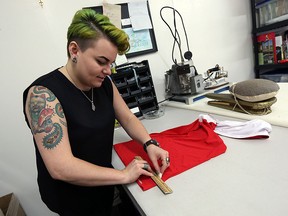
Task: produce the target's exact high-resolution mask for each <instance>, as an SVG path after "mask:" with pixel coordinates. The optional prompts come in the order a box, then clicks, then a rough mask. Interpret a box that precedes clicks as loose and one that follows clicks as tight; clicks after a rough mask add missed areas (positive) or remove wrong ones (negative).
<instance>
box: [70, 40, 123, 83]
mask: <svg viewBox="0 0 288 216" xmlns="http://www.w3.org/2000/svg"><path fill="white" fill-rule="evenodd" d="M117 52H118V50H117V47H116V46H115V45H114V44H113V43H111V42H110V41H109V40H107V39H105V38H100V39H98V40H97V41H95V42H94V43H93V45H92V46H90V47H89V48H88V49H86V50H85V51H84V52H82V51H81V50H79V51H78V56H77V63H76V71H77V74H76V76H77V79H78V81H79V82H80V83H81V84H82V85H83V87H84V88H88V87H89V88H91V87H100V86H101V85H102V82H103V80H104V78H105V77H106V76H107V75H111V68H110V65H111V64H112V63H113V62H114V61H115V59H116V56H117Z"/></svg>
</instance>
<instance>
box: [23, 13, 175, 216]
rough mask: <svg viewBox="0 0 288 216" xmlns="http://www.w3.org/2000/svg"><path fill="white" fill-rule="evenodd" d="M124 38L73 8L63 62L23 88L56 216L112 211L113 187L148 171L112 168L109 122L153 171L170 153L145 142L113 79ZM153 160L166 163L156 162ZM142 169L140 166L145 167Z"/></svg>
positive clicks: (42, 184) (135, 165)
mask: <svg viewBox="0 0 288 216" xmlns="http://www.w3.org/2000/svg"><path fill="white" fill-rule="evenodd" d="M129 48H130V46H129V42H128V37H127V35H126V34H125V33H124V32H123V31H122V30H120V29H117V28H116V27H115V26H114V25H113V24H111V23H110V21H109V19H108V18H107V17H106V16H104V15H101V14H97V13H95V11H93V10H91V9H83V10H79V11H78V12H76V14H75V16H74V18H73V20H72V23H71V25H70V26H69V28H68V33H67V54H68V61H67V63H66V65H65V66H64V67H60V68H58V69H56V70H54V71H52V72H50V73H48V74H46V75H44V76H42V77H40V78H38V79H37V80H35V81H34V82H33V83H32V84H31V85H30V86H29V87H28V88H27V89H26V90H25V91H24V100H23V101H24V109H25V110H24V113H25V118H26V121H27V124H28V126H29V127H30V128H31V131H32V134H33V138H34V144H35V148H36V159H37V169H38V185H39V190H40V194H41V197H42V200H43V201H44V202H45V203H46V205H47V206H48V208H49V209H50V210H52V211H53V212H56V213H58V214H60V215H69V216H73V215H85V216H89V215H110V212H111V208H112V202H113V194H114V185H117V184H127V183H131V182H134V181H135V180H137V179H138V178H139V176H140V175H146V176H152V174H151V172H150V171H151V168H150V166H148V168H147V162H146V161H143V160H133V161H131V163H130V164H129V165H128V166H127V167H126V168H125V169H123V170H116V169H113V168H112V165H111V151H112V146H113V135H114V123H115V119H117V120H118V121H119V122H120V124H121V126H122V127H123V128H124V129H125V131H126V132H127V133H128V135H129V136H130V137H131V138H132V139H134V140H136V141H138V142H139V143H140V144H143V145H144V147H145V150H146V152H147V154H148V155H149V157H150V159H151V161H152V162H153V166H154V167H155V170H156V172H158V173H160V174H161V173H163V172H164V170H165V169H166V168H167V167H168V166H169V155H168V152H167V151H165V150H163V149H161V148H160V147H159V146H158V143H157V142H155V141H154V140H151V138H150V136H149V134H148V133H147V131H146V129H145V128H144V126H143V125H142V124H141V122H140V121H139V120H138V119H137V118H136V117H135V115H134V114H133V113H132V112H131V111H130V110H129V108H128V107H127V105H126V104H125V102H124V101H123V99H122V97H121V96H120V94H119V92H118V90H117V88H116V87H115V85H114V84H113V83H112V82H111V80H110V78H109V75H111V68H110V65H112V64H113V62H114V61H115V58H116V55H117V53H118V54H124V53H125V52H127V51H128V50H129ZM158 160H163V161H166V162H167V163H166V162H165V163H162V165H161V166H159V165H158V162H157V161H158ZM143 168H145V169H143Z"/></svg>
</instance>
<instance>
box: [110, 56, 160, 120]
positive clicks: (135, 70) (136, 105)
mask: <svg viewBox="0 0 288 216" xmlns="http://www.w3.org/2000/svg"><path fill="white" fill-rule="evenodd" d="M116 72H117V73H115V74H112V75H111V78H112V80H113V82H114V83H115V85H116V87H117V88H118V90H119V92H120V94H121V96H122V98H123V99H124V101H125V102H126V104H127V105H128V107H129V108H130V110H131V111H132V112H133V113H134V114H135V115H136V116H137V117H140V116H143V113H145V112H148V111H152V110H157V109H159V106H158V101H157V97H156V93H155V89H154V84H153V80H152V76H151V71H150V67H149V63H148V61H147V60H144V61H142V62H133V63H128V64H123V65H119V66H117V67H116Z"/></svg>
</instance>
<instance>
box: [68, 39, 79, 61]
mask: <svg viewBox="0 0 288 216" xmlns="http://www.w3.org/2000/svg"><path fill="white" fill-rule="evenodd" d="M78 51H79V46H78V44H77V43H76V42H75V41H71V42H70V44H69V53H70V56H71V57H72V58H73V57H76V56H77V54H78Z"/></svg>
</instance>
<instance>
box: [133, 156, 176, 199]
mask: <svg viewBox="0 0 288 216" xmlns="http://www.w3.org/2000/svg"><path fill="white" fill-rule="evenodd" d="M135 159H137V160H143V159H142V158H141V157H140V156H135ZM152 174H153V176H151V178H152V180H153V181H154V182H155V183H156V185H157V186H158V188H159V189H160V190H161V191H162V192H163V193H164V194H165V195H166V194H171V193H172V192H173V191H172V189H171V188H170V187H169V186H168V185H167V184H166V183H165V182H164V181H163V180H162V179H161V178H160V177H159V176H158V175H157V174H156V173H155V172H153V171H152Z"/></svg>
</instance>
